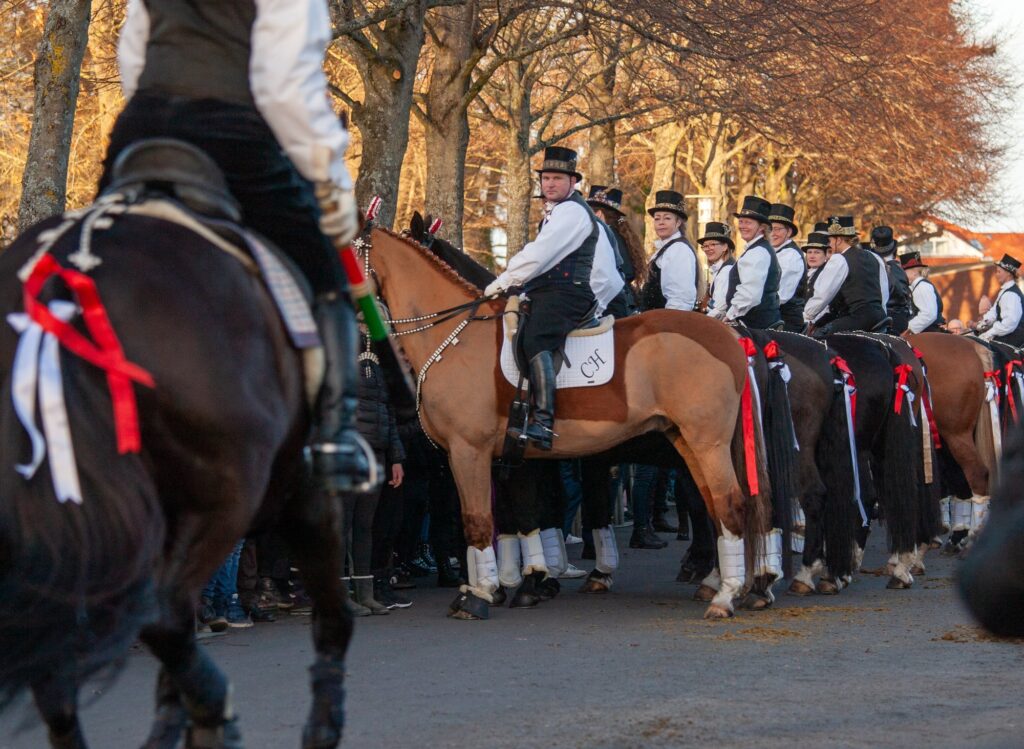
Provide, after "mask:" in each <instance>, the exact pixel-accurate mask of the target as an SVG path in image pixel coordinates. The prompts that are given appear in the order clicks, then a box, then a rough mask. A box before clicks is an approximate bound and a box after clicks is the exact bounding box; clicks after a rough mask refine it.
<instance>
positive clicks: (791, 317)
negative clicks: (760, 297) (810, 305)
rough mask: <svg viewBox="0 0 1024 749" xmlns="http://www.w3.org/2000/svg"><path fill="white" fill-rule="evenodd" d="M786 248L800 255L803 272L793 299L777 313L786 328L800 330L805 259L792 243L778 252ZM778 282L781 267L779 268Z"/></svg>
mask: <svg viewBox="0 0 1024 749" xmlns="http://www.w3.org/2000/svg"><path fill="white" fill-rule="evenodd" d="M787 247H792V248H793V249H794V250H795V251H796V252H797V253H799V254H800V262H801V263H802V264H803V272H802V273H801V274H800V282H799V283H798V284H797V285H796V292H794V294H793V297H792V298H791V299H790V300H789V301H788V302H786V303H785V304H783V305H782V306H780V307H779V313H780V314H781V315H782V321H783V322H784V323H786V325H787V326H789V327H793V328H802V327H803V326H804V293H805V291H806V290H807V258H806V257H804V253H803V252H801V251H800V248H799V247H797V246H796V245H795V244H793V242H792V241H789V242H787V243H786V244H784V245H783V246H782V247H780V248H779V252H782V251H783V250H785V249H786V248H787ZM779 271H780V280H781V271H782V266H781V265H780V266H779Z"/></svg>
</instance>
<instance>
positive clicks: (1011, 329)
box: [978, 255, 1024, 348]
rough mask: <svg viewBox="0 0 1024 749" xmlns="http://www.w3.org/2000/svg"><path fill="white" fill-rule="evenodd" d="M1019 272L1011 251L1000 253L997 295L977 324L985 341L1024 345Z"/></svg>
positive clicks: (997, 268)
mask: <svg viewBox="0 0 1024 749" xmlns="http://www.w3.org/2000/svg"><path fill="white" fill-rule="evenodd" d="M1019 272H1020V260H1018V259H1017V258H1015V257H1011V256H1010V255H1003V259H1002V260H1000V261H999V262H998V263H997V264H996V281H998V282H999V295H998V296H996V301H995V303H994V304H993V305H992V308H991V309H989V311H988V312H986V313H985V316H984V317H982V319H981V325H979V326H978V327H979V329H982V328H984V331H985V332H983V333H982V334H981V337H982V338H984V339H985V340H986V341H999V342H1001V343H1008V344H1010V345H1011V346H1016V347H1018V348H1020V347H1022V346H1024V325H1022V324H1021V313H1022V311H1024V294H1022V293H1021V290H1020V287H1019V286H1017V274H1018V273H1019Z"/></svg>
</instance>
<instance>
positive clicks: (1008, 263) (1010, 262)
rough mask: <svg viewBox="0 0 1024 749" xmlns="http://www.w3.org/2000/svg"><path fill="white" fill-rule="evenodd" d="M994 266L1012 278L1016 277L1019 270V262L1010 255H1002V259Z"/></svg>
mask: <svg viewBox="0 0 1024 749" xmlns="http://www.w3.org/2000/svg"><path fill="white" fill-rule="evenodd" d="M996 265H998V266H999V267H1000V268H1002V269H1003V270H1005V271H1009V272H1010V273H1012V274H1013V276H1014V277H1016V276H1017V271H1019V270H1020V260H1018V259H1017V258H1015V257H1011V256H1010V255H1003V259H1002V260H1000V261H999V262H998V263H996Z"/></svg>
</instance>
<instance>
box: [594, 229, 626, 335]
mask: <svg viewBox="0 0 1024 749" xmlns="http://www.w3.org/2000/svg"><path fill="white" fill-rule="evenodd" d="M597 223H598V226H599V228H600V229H601V231H600V232H599V233H598V235H597V246H596V247H595V248H594V264H593V266H592V267H591V269H590V289H591V291H593V292H594V298H595V299H596V300H597V316H598V317H600V316H601V315H602V314H603V313H604V311H605V310H606V309H607V308H608V305H609V304H611V301H612V299H614V298H615V297H616V296H618V294H619V292H620V291H622V287H623V286H625V285H626V281H625V280H624V279H623V278H622V274H621V273H619V266H618V263H617V262H616V257H615V248H614V247H613V245H612V241H613V237H612V230H611V229H609V228H608V226H607V225H606V224H605V223H604V222H603V221H601V219H597Z"/></svg>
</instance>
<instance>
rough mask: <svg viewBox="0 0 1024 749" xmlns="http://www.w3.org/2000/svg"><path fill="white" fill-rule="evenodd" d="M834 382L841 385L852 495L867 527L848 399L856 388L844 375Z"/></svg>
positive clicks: (866, 514) (851, 408) (866, 515)
mask: <svg viewBox="0 0 1024 749" xmlns="http://www.w3.org/2000/svg"><path fill="white" fill-rule="evenodd" d="M836 384H837V385H840V384H841V385H842V386H843V400H844V401H845V405H846V433H847V437H848V438H849V440H850V460H851V462H852V463H853V497H854V499H856V500H857V509H858V510H859V511H860V522H861V525H862V526H863V527H864V528H867V527H868V525H869V523H868V513H867V511H866V510H865V509H864V500H862V499H861V496H860V465H859V464H858V463H857V437H856V435H855V434H854V425H853V407H852V405H851V400H850V399H851V398H852V397H853V394H854V393H856V392H857V388H855V387H854V386H852V385H850V381H849V378H848V377H847V376H846V375H843V376H842V379H841V380H836Z"/></svg>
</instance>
